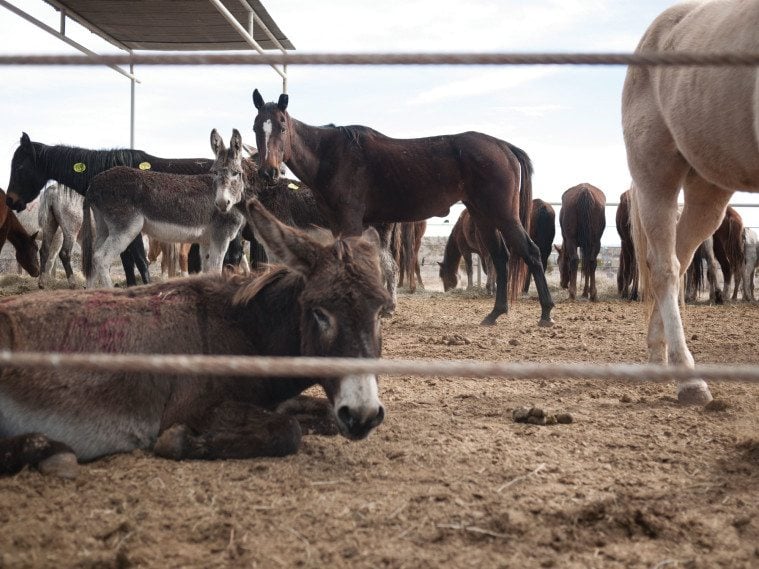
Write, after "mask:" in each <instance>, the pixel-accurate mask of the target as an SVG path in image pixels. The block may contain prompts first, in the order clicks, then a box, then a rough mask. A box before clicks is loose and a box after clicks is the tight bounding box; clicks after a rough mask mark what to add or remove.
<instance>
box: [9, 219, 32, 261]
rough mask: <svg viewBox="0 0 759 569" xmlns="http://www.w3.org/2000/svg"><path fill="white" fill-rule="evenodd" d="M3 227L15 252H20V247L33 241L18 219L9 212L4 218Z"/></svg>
mask: <svg viewBox="0 0 759 569" xmlns="http://www.w3.org/2000/svg"><path fill="white" fill-rule="evenodd" d="M5 225H6V226H7V227H8V241H10V242H11V245H13V246H14V247H15V248H16V250H17V251H20V250H21V248H22V247H24V246H25V245H28V244H29V243H31V242H32V241H33V240H32V236H31V235H29V234H28V233H27V232H26V229H24V226H23V225H21V222H20V221H19V220H18V218H17V217H16V216H15V215H14V214H13V213H12V212H10V211H9V212H8V216H7V217H6V218H5Z"/></svg>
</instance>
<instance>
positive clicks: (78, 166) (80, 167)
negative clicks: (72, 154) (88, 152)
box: [74, 162, 87, 174]
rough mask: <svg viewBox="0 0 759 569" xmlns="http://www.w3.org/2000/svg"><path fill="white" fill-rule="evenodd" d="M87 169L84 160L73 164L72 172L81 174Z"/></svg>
mask: <svg viewBox="0 0 759 569" xmlns="http://www.w3.org/2000/svg"><path fill="white" fill-rule="evenodd" d="M86 169H87V165H86V164H85V163H84V162H77V163H76V164H74V172H76V173H77V174H81V173H82V172H84V171H85V170H86Z"/></svg>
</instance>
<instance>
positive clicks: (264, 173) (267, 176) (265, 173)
mask: <svg viewBox="0 0 759 569" xmlns="http://www.w3.org/2000/svg"><path fill="white" fill-rule="evenodd" d="M258 175H259V176H261V177H262V178H263V179H264V180H266V181H267V182H276V181H277V180H278V179H279V176H280V171H279V168H275V167H273V166H271V167H269V168H261V169H259V170H258Z"/></svg>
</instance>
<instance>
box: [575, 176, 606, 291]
mask: <svg viewBox="0 0 759 569" xmlns="http://www.w3.org/2000/svg"><path fill="white" fill-rule="evenodd" d="M594 203H595V200H594V199H593V196H592V195H591V193H590V192H589V191H585V192H582V193H581V194H580V195H579V197H578V199H577V217H578V220H577V221H578V223H577V245H578V246H579V248H580V253H581V255H582V275H583V277H586V278H590V277H591V276H592V274H593V271H594V269H595V266H594V263H593V261H594V259H592V256H593V243H594V242H595V240H596V239H600V237H601V236H600V235H596V231H595V229H596V227H595V223H594V222H595V221H596V220H595V219H594V215H593V213H594V208H593V205H594Z"/></svg>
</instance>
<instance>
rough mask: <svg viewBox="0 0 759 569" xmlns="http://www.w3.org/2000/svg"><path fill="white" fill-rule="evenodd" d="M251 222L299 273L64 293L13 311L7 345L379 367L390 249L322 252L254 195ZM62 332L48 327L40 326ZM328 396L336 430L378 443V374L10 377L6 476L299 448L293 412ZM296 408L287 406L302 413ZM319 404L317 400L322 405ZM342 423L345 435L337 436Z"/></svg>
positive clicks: (3, 325) (2, 323)
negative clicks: (141, 459) (364, 362)
mask: <svg viewBox="0 0 759 569" xmlns="http://www.w3.org/2000/svg"><path fill="white" fill-rule="evenodd" d="M248 215H249V216H250V217H251V218H252V219H253V221H254V223H255V224H256V228H257V231H258V233H259V236H260V237H261V238H263V239H265V240H266V242H267V244H268V246H269V247H271V248H272V250H274V251H276V252H277V254H278V255H279V257H280V258H281V259H284V260H285V263H286V265H285V266H282V267H279V268H274V269H273V270H270V271H268V272H266V273H264V274H260V273H259V274H258V275H251V276H248V277H240V276H235V277H229V278H225V277H223V276H221V275H203V276H200V277H189V278H185V279H175V280H173V281H170V282H168V283H162V284H157V285H149V286H145V287H140V288H138V289H130V290H122V291H116V290H97V291H89V290H88V291H63V292H58V293H55V292H53V293H39V294H35V295H34V297H33V298H32V297H31V296H22V297H16V298H13V299H8V300H4V301H2V302H0V346H2V348H3V349H12V350H17V351H19V350H29V349H34V350H42V351H51V352H79V351H93V352H107V353H159V354H161V353H162V354H169V353H171V354H176V353H182V354H217V355H225V354H229V355H233V354H234V355H268V356H331V357H357V358H377V357H379V356H380V353H381V338H380V324H379V313H380V311H381V310H382V308H383V306H385V305H386V304H387V303H388V302H389V301H390V298H389V296H388V294H387V292H386V291H385V289H384V288H383V287H382V285H381V284H380V271H379V261H378V256H377V252H378V244H379V239H378V236H377V233H376V231H374V229H369V230H367V231H366V232H365V234H364V235H363V236H362V237H348V238H345V239H337V240H335V241H334V242H332V243H329V244H326V245H322V244H319V243H318V242H316V241H314V240H313V239H311V238H310V237H308V236H307V235H306V234H305V233H303V232H301V231H298V230H295V229H291V228H290V227H288V226H286V225H284V224H282V223H280V222H279V221H277V220H276V218H275V217H274V216H273V215H271V214H270V213H269V212H267V211H266V210H265V209H264V208H263V206H261V205H260V203H259V202H258V201H256V200H255V199H253V200H250V201H249V202H248ZM53 321H54V322H55V323H56V325H55V326H54V327H49V326H47V327H40V326H39V325H38V324H39V323H40V322H53ZM316 384H319V385H321V386H322V388H323V389H324V391H325V393H326V395H327V398H328V400H329V404H327V403H326V402H324V403H323V404H322V406H321V407H322V410H327V411H328V410H329V409H330V408H331V410H332V411H331V413H330V415H331V416H332V419H329V416H326V417H322V420H324V419H329V420H328V421H325V423H326V424H324V425H323V431H324V432H329V431H330V430H331V431H332V432H334V431H335V430H339V431H340V432H341V433H342V434H343V435H344V436H346V437H347V438H349V439H353V440H358V439H363V438H364V437H366V436H367V435H368V434H369V433H370V432H371V431H372V430H373V429H374V428H375V427H376V426H377V425H379V424H380V423H381V422H382V420H383V417H384V409H383V406H382V404H381V402H380V400H379V397H378V389H377V378H376V376H374V375H372V374H362V375H353V376H344V377H322V378H293V379H286V378H265V377H264V378H245V377H234V376H232V377H227V376H225V377H203V376H178V375H176V374H160V373H154V374H138V373H127V372H122V373H116V372H113V373H94V372H72V371H65V372H64V371H61V372H59V371H57V370H49V371H47V370H46V371H41V370H17V369H13V368H9V367H3V369H2V370H0V437H3V438H0V472H2V473H9V472H15V471H17V470H19V469H20V468H22V467H23V466H24V465H25V464H34V465H37V466H38V467H39V468H40V469H41V470H43V471H52V472H55V473H57V474H60V475H63V476H71V475H73V474H74V473H75V469H76V461H77V459H79V460H92V459H95V458H98V457H100V456H104V455H107V454H112V453H117V452H129V451H131V450H134V449H138V448H141V449H151V450H152V451H153V452H154V453H155V454H157V455H159V456H164V457H168V458H172V459H177V460H178V459H183V458H190V459H217V458H222V459H223V458H247V457H254V456H282V455H286V454H290V453H293V452H296V451H297V449H298V446H299V443H300V438H301V428H300V426H299V423H298V421H296V420H295V418H294V417H293V416H289V415H285V414H282V413H279V412H277V409H278V408H280V406H281V405H282V404H283V403H284V402H287V401H288V400H291V399H292V398H294V397H295V396H297V395H298V394H299V393H301V392H302V391H304V390H305V389H307V388H308V387H310V386H312V385H316ZM296 403H297V402H288V403H287V404H286V405H285V407H287V408H288V409H290V410H291V411H297V407H298V406H297V404H296ZM312 405H313V404H312ZM335 427H337V428H336V429H335Z"/></svg>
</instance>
